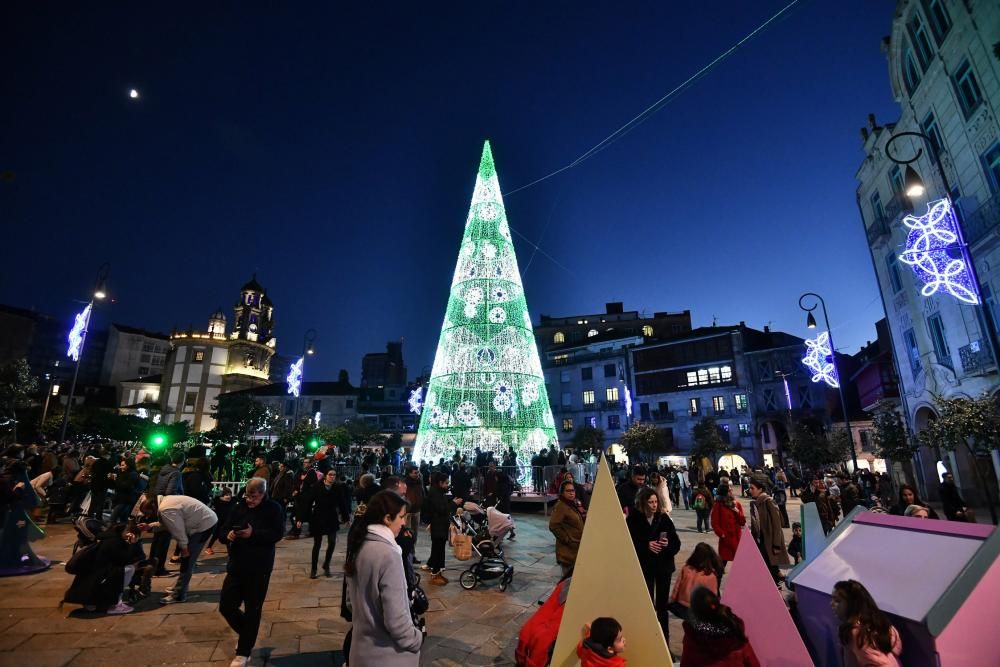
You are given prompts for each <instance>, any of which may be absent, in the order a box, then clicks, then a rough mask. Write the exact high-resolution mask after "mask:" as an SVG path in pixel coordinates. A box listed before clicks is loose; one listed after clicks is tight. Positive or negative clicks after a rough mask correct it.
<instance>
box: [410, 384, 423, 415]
mask: <svg viewBox="0 0 1000 667" xmlns="http://www.w3.org/2000/svg"><path fill="white" fill-rule="evenodd" d="M406 402H407V404H408V405H409V406H410V412H412V413H413V414H415V415H419V414H420V411H421V410H422V409H423V407H424V406H423V403H424V388H423V387H417V388H416V389H414V390H413V391H411V392H410V398H409V399H408V400H407V401H406Z"/></svg>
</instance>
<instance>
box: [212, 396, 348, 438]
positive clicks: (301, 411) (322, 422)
mask: <svg viewBox="0 0 1000 667" xmlns="http://www.w3.org/2000/svg"><path fill="white" fill-rule="evenodd" d="M358 394H359V390H358V388H357V387H353V386H351V384H350V383H349V382H345V381H338V382H303V383H302V388H301V390H300V392H299V398H298V401H297V402H298V406H297V410H298V415H299V419H302V420H305V419H310V420H312V421H313V423H316V422H318V425H319V426H332V427H333V426H338V425H341V424H343V423H344V422H345V421H347V420H349V419H355V418H356V417H357V416H358ZM226 395H227V396H249V397H251V398H253V399H254V400H256V401H259V402H261V403H263V404H264V405H265V406H266V407H267V408H268V409H269V410H270V411H271V414H272V415H273V416H274V422H273V424H272V426H273V428H272V429H271V431H269V432H268V433H266V434H258V435H257V436H255V438H254V439H255V440H258V441H259V440H262V439H266V440H272V441H273V440H276V439H277V437H278V433H279V432H281V431H283V430H285V429H289V428H291V427H292V424H293V423H294V420H295V414H296V398H295V397H294V396H292V395H291V394H289V393H288V385H287V384H286V383H284V382H281V383H272V384H267V385H263V386H260V387H254V388H251V389H242V390H238V391H234V392H232V393H228V394H226Z"/></svg>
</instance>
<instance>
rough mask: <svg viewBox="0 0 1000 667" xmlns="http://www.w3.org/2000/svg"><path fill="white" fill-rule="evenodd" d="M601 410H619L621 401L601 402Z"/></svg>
mask: <svg viewBox="0 0 1000 667" xmlns="http://www.w3.org/2000/svg"><path fill="white" fill-rule="evenodd" d="M601 408H602V409H603V410H621V409H622V402H621V400H617V401H603V402H602V404H601Z"/></svg>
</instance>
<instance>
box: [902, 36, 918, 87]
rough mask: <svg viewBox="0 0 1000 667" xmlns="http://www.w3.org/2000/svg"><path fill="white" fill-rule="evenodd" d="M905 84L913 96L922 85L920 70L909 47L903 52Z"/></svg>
mask: <svg viewBox="0 0 1000 667" xmlns="http://www.w3.org/2000/svg"><path fill="white" fill-rule="evenodd" d="M903 83H905V84H906V93H907V94H908V95H913V91H915V90H916V89H917V86H919V85H920V68H919V67H918V66H917V61H916V58H914V57H913V51H912V50H911V49H910V48H909V47H907V48H906V49H905V50H904V51H903Z"/></svg>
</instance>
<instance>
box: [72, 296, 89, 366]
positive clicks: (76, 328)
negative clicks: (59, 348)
mask: <svg viewBox="0 0 1000 667" xmlns="http://www.w3.org/2000/svg"><path fill="white" fill-rule="evenodd" d="M91 308H93V304H90V303H88V304H87V307H86V308H84V309H83V310H82V311H81V312H80V313H79V314H78V315H77V316H76V320H75V321H74V322H73V328H72V329H70V332H69V338H68V340H69V349H67V350H66V356H67V357H70V358H71V359H73V361H80V352H81V351H82V350H83V337H84V336H85V335H86V334H87V326H88V325H89V324H90V310H91Z"/></svg>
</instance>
